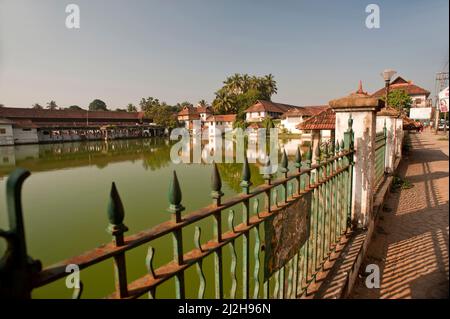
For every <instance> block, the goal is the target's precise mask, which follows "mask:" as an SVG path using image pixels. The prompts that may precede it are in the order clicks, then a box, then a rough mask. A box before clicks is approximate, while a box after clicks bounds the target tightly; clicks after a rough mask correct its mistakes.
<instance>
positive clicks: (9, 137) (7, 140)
mask: <svg viewBox="0 0 450 319" xmlns="http://www.w3.org/2000/svg"><path fill="white" fill-rule="evenodd" d="M4 145H14V136H13V128H12V125H11V124H0V146H4Z"/></svg>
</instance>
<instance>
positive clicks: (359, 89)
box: [356, 80, 367, 95]
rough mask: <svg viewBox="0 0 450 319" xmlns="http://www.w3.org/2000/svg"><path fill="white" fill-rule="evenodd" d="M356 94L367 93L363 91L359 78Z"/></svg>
mask: <svg viewBox="0 0 450 319" xmlns="http://www.w3.org/2000/svg"><path fill="white" fill-rule="evenodd" d="M356 94H364V95H367V92H364V90H363V86H362V81H361V80H359V85H358V91H356Z"/></svg>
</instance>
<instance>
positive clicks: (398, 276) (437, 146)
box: [350, 132, 449, 298]
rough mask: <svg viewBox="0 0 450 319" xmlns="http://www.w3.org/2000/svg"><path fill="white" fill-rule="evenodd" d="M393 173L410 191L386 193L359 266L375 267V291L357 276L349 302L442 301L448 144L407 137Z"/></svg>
mask: <svg viewBox="0 0 450 319" xmlns="http://www.w3.org/2000/svg"><path fill="white" fill-rule="evenodd" d="M410 136H411V144H412V150H411V151H410V152H409V154H407V155H406V156H405V157H404V159H403V160H402V162H401V164H400V166H399V168H398V174H399V175H400V176H402V177H403V178H405V179H406V180H408V181H410V182H411V183H412V184H413V185H414V187H412V188H410V189H403V190H401V191H399V192H396V193H390V194H389V197H388V199H387V201H386V204H385V207H384V209H383V212H382V213H381V214H380V221H379V223H378V227H377V229H376V230H375V233H374V237H373V238H372V242H371V244H370V246H369V250H368V253H367V257H366V260H365V262H364V264H363V266H362V267H361V271H362V272H364V270H365V265H367V264H377V265H379V266H380V273H381V287H380V288H379V289H375V288H373V289H368V288H366V286H365V284H364V282H365V278H364V277H363V275H360V277H359V279H358V281H357V283H356V284H355V288H354V289H353V292H352V294H351V296H350V298H448V296H449V260H448V258H449V246H448V244H449V241H448V237H449V226H448V223H449V206H448V196H449V195H448V193H449V174H448V165H449V157H448V152H449V144H448V141H440V140H439V137H442V135H441V136H436V135H434V134H433V133H431V132H423V133H421V134H419V133H412V134H411V135H410Z"/></svg>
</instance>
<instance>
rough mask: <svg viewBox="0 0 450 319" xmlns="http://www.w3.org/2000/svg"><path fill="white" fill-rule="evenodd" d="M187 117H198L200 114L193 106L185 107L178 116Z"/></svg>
mask: <svg viewBox="0 0 450 319" xmlns="http://www.w3.org/2000/svg"><path fill="white" fill-rule="evenodd" d="M186 115H198V112H197V110H196V108H195V107H193V106H185V107H183V109H182V110H181V111H180V112H178V116H186Z"/></svg>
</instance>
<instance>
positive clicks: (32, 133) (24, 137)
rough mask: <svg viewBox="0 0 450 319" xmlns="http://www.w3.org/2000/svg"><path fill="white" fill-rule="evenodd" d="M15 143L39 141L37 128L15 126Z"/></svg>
mask: <svg viewBox="0 0 450 319" xmlns="http://www.w3.org/2000/svg"><path fill="white" fill-rule="evenodd" d="M13 136H14V144H31V143H38V141H39V140H38V133H37V130H36V129H35V128H21V127H14V128H13Z"/></svg>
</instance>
